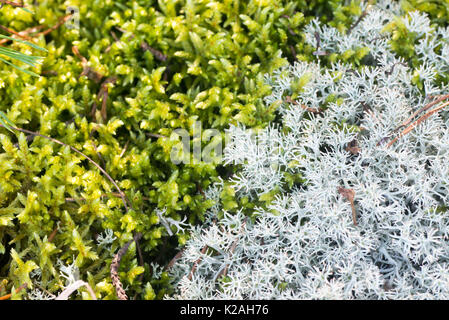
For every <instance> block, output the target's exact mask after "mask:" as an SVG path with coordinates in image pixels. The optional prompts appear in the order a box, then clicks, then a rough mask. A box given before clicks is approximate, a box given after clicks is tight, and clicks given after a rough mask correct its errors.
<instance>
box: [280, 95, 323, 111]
mask: <svg viewBox="0 0 449 320" xmlns="http://www.w3.org/2000/svg"><path fill="white" fill-rule="evenodd" d="M285 102H288V103H292V104H294V105H297V106H300V107H301V108H303V109H304V110H306V111H308V112H312V113H321V111H322V110H319V109H315V108H310V107H307V106H305V105H303V104H300V103H298V102H296V101H293V100H292V98H291V97H290V96H287V97H285Z"/></svg>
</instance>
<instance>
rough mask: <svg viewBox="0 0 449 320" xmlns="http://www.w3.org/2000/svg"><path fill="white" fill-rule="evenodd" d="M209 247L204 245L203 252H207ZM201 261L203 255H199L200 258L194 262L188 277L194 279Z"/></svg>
mask: <svg viewBox="0 0 449 320" xmlns="http://www.w3.org/2000/svg"><path fill="white" fill-rule="evenodd" d="M207 248H208V246H207V245H206V246H204V247H203V249H201V254H205V253H206V250H207ZM200 262H201V257H199V258H198V259H197V260H196V261H195V262H194V263H193V266H192V270H190V273H189V275H188V276H187V279H189V280H192V277H193V274H194V273H195V271H196V268H197V266H198V264H199V263H200Z"/></svg>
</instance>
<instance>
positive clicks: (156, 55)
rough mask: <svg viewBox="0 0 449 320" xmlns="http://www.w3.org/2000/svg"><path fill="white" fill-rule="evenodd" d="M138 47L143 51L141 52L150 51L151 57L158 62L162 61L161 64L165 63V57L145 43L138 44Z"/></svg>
mask: <svg viewBox="0 0 449 320" xmlns="http://www.w3.org/2000/svg"><path fill="white" fill-rule="evenodd" d="M140 47H141V48H142V49H143V51H150V52H151V54H152V55H153V56H155V58H156V59H158V60H159V61H162V62H164V61H167V56H166V55H165V54H163V53H162V52H160V51H159V50H156V49H154V48H152V47H150V46H149V44H148V43H146V42H145V41H143V42H142V43H141V44H140Z"/></svg>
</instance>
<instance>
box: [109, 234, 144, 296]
mask: <svg viewBox="0 0 449 320" xmlns="http://www.w3.org/2000/svg"><path fill="white" fill-rule="evenodd" d="M141 237H142V234H141V233H140V232H139V233H137V234H136V235H134V237H133V239H132V240H129V241H128V242H127V243H126V244H125V245H124V246H123V247H122V248H121V249H120V250H119V251H118V252H117V254H116V255H115V256H114V259H113V260H112V263H111V279H112V284H113V285H114V287H115V290H116V292H117V296H118V298H119V299H120V300H128V296H127V295H126V292H125V290H124V289H123V285H122V283H121V281H120V277H119V275H118V269H119V267H120V260H121V259H122V257H123V256H124V255H125V253H126V251H128V248H129V246H130V245H131V243H132V242H133V241H135V242H136V243H137V241H139V239H140V238H141Z"/></svg>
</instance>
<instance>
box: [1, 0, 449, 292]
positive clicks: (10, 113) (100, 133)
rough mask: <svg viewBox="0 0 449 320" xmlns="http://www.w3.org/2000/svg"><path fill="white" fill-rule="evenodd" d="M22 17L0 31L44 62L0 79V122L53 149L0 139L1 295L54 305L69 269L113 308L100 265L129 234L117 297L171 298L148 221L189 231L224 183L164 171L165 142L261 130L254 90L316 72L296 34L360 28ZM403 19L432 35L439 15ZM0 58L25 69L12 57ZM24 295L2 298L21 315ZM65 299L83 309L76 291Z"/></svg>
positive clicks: (211, 14)
mask: <svg viewBox="0 0 449 320" xmlns="http://www.w3.org/2000/svg"><path fill="white" fill-rule="evenodd" d="M25 3H26V4H27V5H28V6H27V7H29V8H30V9H31V10H32V11H33V14H32V13H29V12H26V11H24V10H21V9H20V8H13V7H11V6H8V5H5V6H4V7H3V8H1V9H0V25H3V26H5V27H7V28H9V29H12V30H15V31H17V32H18V31H23V30H29V29H30V28H33V27H38V28H41V29H40V30H35V33H34V34H33V33H29V34H28V35H29V36H30V38H31V39H32V41H33V42H34V43H36V44H37V45H39V46H41V47H44V48H46V49H47V50H48V53H47V54H46V55H45V58H44V60H43V64H42V65H41V66H38V67H37V68H35V69H33V71H34V72H36V73H38V74H40V75H41V76H40V77H33V76H31V75H28V74H25V73H23V72H20V71H18V70H15V69H12V68H11V67H10V66H8V65H6V64H0V102H1V103H0V110H1V111H3V112H5V114H6V115H7V117H8V118H9V119H10V120H11V121H12V122H13V123H14V124H15V125H16V126H17V127H20V128H25V129H27V130H32V131H35V132H39V133H41V134H42V135H46V136H48V137H52V138H55V139H58V140H60V141H62V142H63V143H64V144H66V145H67V146H61V145H58V144H56V143H54V142H51V141H49V140H48V139H45V138H42V137H36V136H33V135H26V134H24V133H18V134H12V133H11V132H9V131H8V130H6V129H4V128H0V142H1V148H0V241H1V242H0V278H1V279H2V280H3V281H2V283H1V285H0V295H3V294H7V293H9V292H11V291H12V290H13V287H14V288H17V287H19V286H21V285H22V284H24V283H27V285H28V289H34V288H43V289H45V290H48V291H49V292H50V293H53V294H57V293H58V292H60V290H61V289H62V288H63V287H64V285H65V279H64V278H63V277H62V276H61V274H60V272H59V267H60V265H61V264H63V265H69V264H75V265H76V266H77V268H78V269H79V274H80V278H82V279H83V280H85V281H87V282H89V284H90V285H91V286H92V288H94V290H95V292H96V294H97V297H98V298H100V299H116V292H115V289H114V287H113V285H112V282H111V278H110V263H111V260H112V258H113V255H114V254H115V253H116V252H117V251H118V250H119V248H120V247H122V246H123V245H124V244H125V243H126V242H127V241H129V240H130V239H132V237H133V234H135V233H136V232H140V233H142V234H143V237H142V239H141V240H140V242H139V244H140V248H141V250H142V256H143V261H139V257H138V254H137V248H136V245H135V244H134V243H133V244H132V245H131V247H130V250H129V251H128V252H127V254H126V255H125V256H124V257H123V259H122V261H121V267H120V269H119V275H120V278H121V281H122V283H123V285H124V286H125V288H126V291H127V293H128V295H129V296H131V297H135V298H136V299H154V298H162V297H163V296H164V295H165V294H170V292H171V291H170V286H169V279H168V275H167V273H166V272H162V273H160V272H159V273H158V272H156V270H155V268H154V266H155V265H154V264H158V265H160V266H162V267H164V266H166V265H167V263H168V262H169V261H170V260H171V258H172V257H173V256H174V255H175V254H176V253H177V251H178V250H179V247H181V246H182V245H183V244H184V243H185V241H186V239H187V238H188V234H187V233H185V232H176V231H178V230H177V229H176V228H174V227H173V230H172V232H176V233H175V234H174V235H173V236H171V235H170V233H169V232H168V230H167V229H166V228H165V227H164V226H163V225H162V224H161V221H160V218H159V217H158V215H157V214H156V211H155V210H157V209H159V210H162V209H164V210H165V216H166V217H170V218H172V219H175V220H182V219H184V218H185V217H186V218H187V219H188V222H189V223H191V224H198V223H200V222H201V221H202V216H203V214H204V212H205V211H206V210H207V209H208V208H209V207H210V206H212V205H213V202H212V201H211V200H209V199H205V197H204V195H203V191H202V190H205V189H206V188H207V187H208V186H209V185H210V184H211V183H212V182H213V181H215V180H216V179H217V178H218V177H219V176H222V177H226V176H229V175H230V174H232V168H225V167H223V166H221V165H219V164H210V163H205V162H199V163H192V164H180V165H175V164H174V163H173V162H172V161H171V159H170V152H171V150H172V148H173V146H174V145H175V144H176V143H178V139H177V138H176V136H173V135H172V133H173V131H174V130H175V129H179V128H182V129H186V130H187V131H189V132H190V133H192V132H193V125H194V123H195V122H196V121H200V122H201V125H202V129H203V130H206V129H218V130H220V131H221V132H223V130H224V129H225V128H226V127H227V126H229V124H231V123H233V124H235V123H241V124H244V125H246V126H248V127H253V128H258V127H264V126H265V125H266V124H267V123H268V122H269V121H272V120H274V119H275V117H276V113H275V110H276V105H272V106H266V105H264V104H263V101H262V98H263V97H264V96H266V95H267V94H269V87H268V86H266V85H265V84H264V78H263V76H264V74H265V73H270V72H272V71H273V70H275V69H277V68H278V67H280V66H281V65H283V64H285V63H287V62H290V63H291V62H293V61H294V60H308V61H311V60H314V59H316V56H315V55H314V54H313V53H314V51H315V50H316V48H314V47H312V46H309V45H305V42H304V38H303V34H302V28H303V27H304V26H305V25H306V24H307V23H308V22H309V21H310V20H311V19H313V18H315V17H320V20H321V21H322V22H325V23H329V24H331V25H333V26H336V27H337V28H338V29H339V30H341V31H342V32H345V31H346V30H348V28H350V27H351V25H352V24H353V23H355V22H356V20H357V18H358V16H360V15H361V14H362V10H361V8H360V3H359V2H357V1H352V2H350V1H339V0H332V1H324V0H323V1H320V0H317V1H271V0H259V1H237V0H221V1H209V0H208V1H201V0H198V1H188V0H179V1H177V0H170V1H164V0H160V1H148V0H145V1H144V0H140V1H125V0H116V1H113V0H106V1H85V0H71V1H56V0H55V1H49V0H47V1H45V0H43V1H34V2H31V1H25ZM403 5H404V6H409V7H407V8H410V9H412V8H415V7H417V8H419V9H420V10H424V11H427V12H429V13H430V14H431V16H432V18H433V19H434V21H435V23H439V24H445V23H446V24H447V21H448V20H447V15H448V7H447V6H446V5H444V4H440V3H438V2H426V3H424V2H420V1H406V2H403ZM69 7H73V8H76V9H77V11H78V12H79V28H78V27H76V28H68V27H67V24H60V25H58V21H60V19H62V18H63V17H64V16H66V14H67V8H69ZM44 25H45V26H47V27H41V26H44ZM51 26H57V27H55V28H53V29H51V30H50V29H47V28H49V27H51ZM392 28H395V29H394V30H396V31H394V32H400V26H399V27H397V26H392ZM46 29H47V30H50V31H49V32H48V33H45V34H39V32H42V31H43V30H46ZM398 30H399V31H398ZM32 31H34V30H32ZM5 34H6V33H5ZM397 41H398V51H401V54H403V55H404V56H405V57H407V58H411V57H412V56H413V45H412V44H410V43H411V42H412V41H413V40H412V39H410V35H407V34H398V36H397ZM400 41H402V42H404V43H408V44H410V45H409V46H404V45H402V42H400ZM4 45H9V46H11V47H13V48H15V49H17V50H20V51H22V52H26V53H29V54H32V53H35V52H34V49H31V48H30V47H28V46H26V45H24V44H20V43H13V44H11V43H7V44H4ZM402 51H403V52H402ZM366 54H367V52H366V51H365V50H364V49H363V48H360V52H359V51H354V52H348V53H345V54H343V55H342V56H333V55H330V56H325V57H322V58H321V59H322V61H323V63H330V62H332V61H335V60H338V59H341V60H345V61H350V62H353V63H354V65H355V66H357V65H358V64H359V63H360V61H361V60H362V59H363V58H364V57H365V55H366ZM30 70H31V69H30ZM192 143H193V141H192ZM201 143H202V144H203V146H204V145H205V144H206V143H207V141H202V142H201ZM68 146H72V147H74V148H76V149H78V150H80V151H82V152H83V153H84V154H85V155H87V156H89V157H90V158H92V159H93V160H94V161H95V162H96V163H98V164H99V165H100V166H101V167H103V168H104V170H105V171H106V172H107V173H108V174H109V175H110V176H111V177H112V178H113V179H114V180H115V181H116V182H117V184H118V186H119V187H120V188H121V190H123V191H124V193H125V194H126V197H127V199H129V208H128V210H127V209H126V208H125V206H124V203H123V201H122V199H121V198H120V197H119V196H117V190H116V189H115V188H114V186H113V185H112V183H111V182H110V181H109V180H108V179H107V178H106V177H105V176H104V175H102V173H101V172H100V171H99V170H98V168H96V167H95V166H94V165H92V163H91V162H89V161H87V160H86V158H85V157H83V156H82V155H80V154H78V153H75V152H73V150H71V149H70V148H69V147H68ZM226 190H227V192H224V193H223V195H222V199H221V200H222V201H223V204H224V207H225V208H227V209H228V210H230V211H231V212H232V210H233V209H235V208H237V207H238V206H254V204H251V203H249V204H248V203H246V202H245V201H247V200H245V199H243V200H242V199H241V200H239V201H240V202H242V201H243V202H244V203H237V200H236V199H234V197H233V191H232V188H230V187H229V188H227V189H226ZM266 200H267V199H265V198H264V199H260V201H261V203H263V201H266ZM106 229H110V230H112V231H113V233H114V236H115V237H116V240H115V241H114V242H112V243H111V244H110V245H108V246H106V245H103V244H102V243H101V241H100V242H99V241H97V240H98V236H99V235H102V234H104V232H105V230H106ZM142 262H143V264H142ZM26 292H27V291H25V290H23V291H21V292H19V293H18V294H17V295H15V296H14V297H15V298H25V299H26V298H27V293H26ZM78 298H86V299H87V298H89V295H88V294H87V292H84V291H82V292H81V294H80V295H79V296H78Z"/></svg>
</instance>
